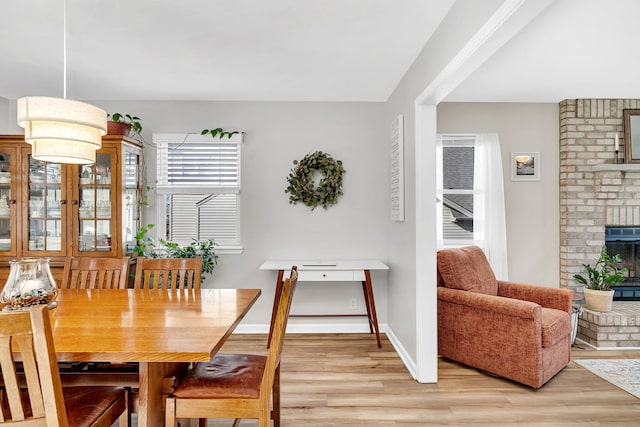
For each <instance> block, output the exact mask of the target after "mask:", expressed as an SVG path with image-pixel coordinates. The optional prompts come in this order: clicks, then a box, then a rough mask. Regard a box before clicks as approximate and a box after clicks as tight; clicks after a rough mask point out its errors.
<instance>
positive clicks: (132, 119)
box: [107, 113, 142, 135]
mask: <svg viewBox="0 0 640 427" xmlns="http://www.w3.org/2000/svg"><path fill="white" fill-rule="evenodd" d="M107 119H108V120H111V121H112V122H114V123H126V124H128V125H131V129H133V131H134V132H135V133H137V134H138V135H139V134H140V132H142V123H141V121H142V119H141V118H140V117H138V116H132V115H131V114H120V113H113V114H108V115H107Z"/></svg>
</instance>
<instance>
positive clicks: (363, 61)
mask: <svg viewBox="0 0 640 427" xmlns="http://www.w3.org/2000/svg"><path fill="white" fill-rule="evenodd" d="M66 1H67V12H66V16H67V35H68V36H67V43H66V46H67V97H69V98H75V99H82V100H295V101H385V100H386V99H387V98H388V97H389V95H390V94H391V92H392V91H393V89H394V88H395V86H396V85H397V83H398V82H399V80H400V79H401V78H402V76H403V75H404V73H405V72H406V71H407V69H408V68H409V66H410V65H411V63H412V62H413V60H414V59H415V58H416V56H417V55H418V53H419V52H420V51H421V49H422V48H423V47H424V45H425V44H426V42H427V41H428V39H429V37H430V36H431V35H432V34H433V32H434V31H435V30H436V28H437V26H438V25H439V24H440V22H441V20H442V18H443V17H444V16H445V15H446V13H447V12H448V10H449V8H450V7H451V5H452V4H453V2H454V0H313V1H311V0H306V1H305V0H180V1H175V0H172V1H169V0H66ZM0 6H1V7H2V9H1V12H0V13H1V14H2V18H3V19H2V25H0V40H2V41H1V42H0V58H2V61H1V62H0V97H3V98H7V99H15V98H19V97H21V96H28V95H47V96H57V97H60V96H62V95H63V80H64V79H63V75H64V74H63V62H64V61H63V58H64V55H63V46H64V43H63V37H62V34H63V19H62V17H63V0H55V1H54V0H2V3H1V4H0ZM638 17H640V1H638V0H556V1H555V2H554V3H553V4H552V5H551V6H549V7H548V8H547V9H546V10H544V11H543V12H542V13H541V14H540V15H539V16H538V17H537V18H536V19H534V20H533V22H532V23H531V24H529V25H528V26H527V27H526V28H524V30H522V31H521V32H520V33H519V34H517V35H516V36H515V37H514V38H513V39H512V40H510V41H509V42H507V43H506V44H505V45H504V46H503V47H502V48H501V49H500V50H499V51H498V52H497V53H496V54H494V55H493V56H492V57H491V58H489V59H488V60H487V61H486V62H485V63H484V64H483V65H481V66H480V68H478V70H477V71H476V72H474V73H473V74H472V75H471V76H470V77H469V78H468V79H467V80H466V81H464V82H463V83H462V84H461V85H460V86H459V87H458V88H456V89H455V90H454V91H453V92H452V93H451V94H450V95H449V96H447V97H446V98H445V99H444V100H445V101H477V102H482V101H485V102H486V101H504V102H558V101H560V100H562V99H565V98H588V97H611V98H614V97H615V98H640V84H639V83H637V80H638V77H637V75H636V74H637V71H636V70H639V69H640V55H638V54H637V50H636V49H634V48H633V47H632V46H633V45H632V43H634V41H635V38H636V35H635V32H636V31H637V30H636V21H637V20H638Z"/></svg>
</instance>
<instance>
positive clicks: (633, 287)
mask: <svg viewBox="0 0 640 427" xmlns="http://www.w3.org/2000/svg"><path fill="white" fill-rule="evenodd" d="M605 245H606V246H607V252H608V253H609V255H615V254H620V256H621V257H622V265H621V267H626V268H627V269H628V270H629V272H628V273H627V276H628V277H627V278H626V279H625V280H624V282H622V283H621V284H620V285H618V286H615V287H613V290H614V292H615V294H614V296H613V299H614V301H640V226H637V227H635V226H607V227H605Z"/></svg>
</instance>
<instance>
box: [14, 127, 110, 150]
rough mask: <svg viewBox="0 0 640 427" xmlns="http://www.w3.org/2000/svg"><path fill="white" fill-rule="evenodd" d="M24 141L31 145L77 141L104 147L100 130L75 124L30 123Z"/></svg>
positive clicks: (25, 129)
mask: <svg viewBox="0 0 640 427" xmlns="http://www.w3.org/2000/svg"><path fill="white" fill-rule="evenodd" d="M24 139H25V141H26V142H28V143H29V144H32V143H33V141H35V140H38V139H48V140H49V139H59V140H64V141H76V142H80V143H88V144H91V145H95V149H98V148H100V147H102V133H101V132H100V129H97V128H93V127H89V126H83V125H79V124H75V123H65V122H51V121H47V122H44V121H30V122H27V123H26V125H25V127H24Z"/></svg>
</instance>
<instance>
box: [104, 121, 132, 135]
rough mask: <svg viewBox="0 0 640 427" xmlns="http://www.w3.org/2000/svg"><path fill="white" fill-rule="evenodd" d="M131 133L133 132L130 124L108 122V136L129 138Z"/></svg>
mask: <svg viewBox="0 0 640 427" xmlns="http://www.w3.org/2000/svg"><path fill="white" fill-rule="evenodd" d="M129 132H131V125H130V124H129V123H123V122H112V121H111V120H109V121H108V122H107V135H123V136H129Z"/></svg>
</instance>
